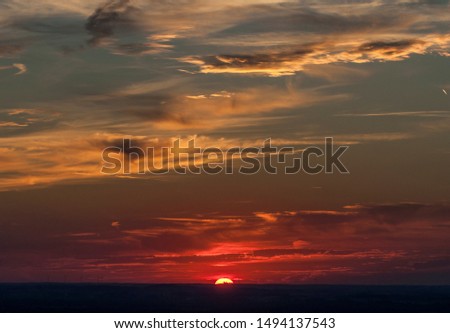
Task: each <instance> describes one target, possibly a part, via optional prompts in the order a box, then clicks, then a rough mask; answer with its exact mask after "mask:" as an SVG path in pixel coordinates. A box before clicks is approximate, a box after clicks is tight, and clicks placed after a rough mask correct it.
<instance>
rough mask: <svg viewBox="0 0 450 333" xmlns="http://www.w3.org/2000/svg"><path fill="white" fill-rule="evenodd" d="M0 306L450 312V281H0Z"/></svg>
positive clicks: (70, 309) (19, 309)
mask: <svg viewBox="0 0 450 333" xmlns="http://www.w3.org/2000/svg"><path fill="white" fill-rule="evenodd" d="M0 312H125V313H126V312H335V313H336V312H450V286H433V287H431V286H317V285H314V286H308V285H233V286H214V285H211V286H210V285H126V284H0Z"/></svg>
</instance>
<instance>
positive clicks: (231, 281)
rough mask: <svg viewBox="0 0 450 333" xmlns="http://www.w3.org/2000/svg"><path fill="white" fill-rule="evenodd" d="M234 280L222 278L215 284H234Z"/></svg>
mask: <svg viewBox="0 0 450 333" xmlns="http://www.w3.org/2000/svg"><path fill="white" fill-rule="evenodd" d="M233 283H234V282H233V280H231V279H229V278H220V279H218V280H217V281H216V282H215V283H214V284H216V285H217V284H233Z"/></svg>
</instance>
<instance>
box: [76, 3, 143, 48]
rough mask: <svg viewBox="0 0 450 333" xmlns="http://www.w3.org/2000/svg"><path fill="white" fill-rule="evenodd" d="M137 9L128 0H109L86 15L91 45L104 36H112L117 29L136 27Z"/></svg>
mask: <svg viewBox="0 0 450 333" xmlns="http://www.w3.org/2000/svg"><path fill="white" fill-rule="evenodd" d="M138 15H139V10H138V9H137V8H136V7H134V6H132V5H131V2H130V0H110V1H109V2H107V3H106V4H104V5H103V6H101V7H99V8H97V9H96V10H95V12H94V13H93V14H92V15H91V16H89V17H88V19H87V22H86V24H85V27H86V30H87V31H88V32H89V33H90V34H91V35H92V39H91V40H90V41H89V44H91V45H94V46H95V45H98V44H99V43H101V41H102V40H103V39H104V38H109V37H112V36H113V35H114V34H115V33H116V32H117V31H119V30H132V29H133V28H135V27H136V25H137V23H136V18H137V16H138Z"/></svg>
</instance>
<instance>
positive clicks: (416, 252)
mask: <svg viewBox="0 0 450 333" xmlns="http://www.w3.org/2000/svg"><path fill="white" fill-rule="evenodd" d="M449 7H450V5H449V1H448V0H441V1H439V0H417V1H409V0H340V1H334V0H333V1H332V0H303V1H302V0H296V1H293V0H292V1H289V0H286V1H276V0H227V1H214V0H179V1H163V0H134V1H133V0H130V1H127V0H110V1H109V2H105V1H98V0H94V1H87V0H65V1H56V0H37V1H28V0H27V1H26V0H0V282H43V281H44V282H45V281H51V282H64V281H65V282H80V281H81V282H97V281H102V282H138V283H179V282H181V283H185V282H187V283H213V282H214V281H215V280H216V279H217V278H220V277H228V278H232V279H233V280H234V281H235V282H238V283H338V284H339V283H356V284H358V283H364V284H365V283H370V284H396V283H401V284H449V283H450V245H449V244H450V186H449V185H450V174H449V170H450V96H449V95H448V93H450V58H449V57H450V25H449V22H450V8H449ZM325 137H333V138H334V141H335V143H336V144H338V145H348V146H350V148H349V150H348V151H347V152H346V154H345V156H344V157H343V162H345V165H346V167H347V168H348V169H349V172H350V173H349V174H340V173H334V174H320V175H314V176H313V175H307V174H304V173H299V174H296V175H284V174H282V173H278V174H276V175H269V174H266V173H264V172H260V173H258V174H256V175H251V176H249V175H239V174H233V175H225V174H220V175H204V174H203V175H178V174H175V173H173V172H172V173H169V174H167V175H158V176H156V175H138V174H131V175H128V176H121V175H115V176H112V175H103V174H101V173H100V169H101V166H102V159H101V153H102V151H103V149H105V148H106V147H108V146H111V145H114V144H116V143H117V142H120V141H121V140H122V139H124V138H128V139H132V140H134V141H135V142H136V144H138V145H139V146H141V147H162V146H166V145H169V144H170V143H171V142H173V141H174V140H176V139H177V138H181V139H182V140H189V139H191V138H195V139H196V142H197V144H198V145H200V146H201V147H210V146H215V147H220V148H224V149H226V148H230V147H235V146H240V147H250V146H254V145H261V144H262V142H264V140H265V139H267V138H271V139H272V141H273V143H274V144H276V145H279V146H281V145H283V146H292V147H295V148H296V149H298V150H302V149H304V148H305V147H307V146H310V145H319V146H320V145H322V144H323V141H324V138H325Z"/></svg>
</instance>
